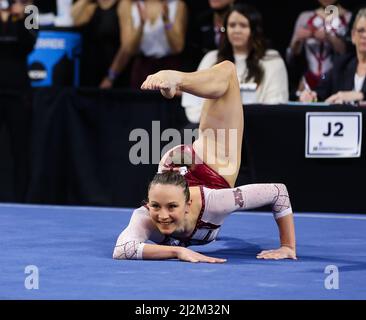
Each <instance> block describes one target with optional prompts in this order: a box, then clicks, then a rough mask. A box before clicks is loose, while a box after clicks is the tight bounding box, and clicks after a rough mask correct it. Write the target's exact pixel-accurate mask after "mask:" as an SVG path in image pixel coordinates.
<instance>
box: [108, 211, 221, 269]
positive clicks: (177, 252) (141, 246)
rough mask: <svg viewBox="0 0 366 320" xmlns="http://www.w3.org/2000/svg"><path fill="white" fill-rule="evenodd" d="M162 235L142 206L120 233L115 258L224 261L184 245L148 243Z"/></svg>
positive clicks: (161, 237) (160, 237) (159, 239)
mask: <svg viewBox="0 0 366 320" xmlns="http://www.w3.org/2000/svg"><path fill="white" fill-rule="evenodd" d="M163 239H164V236H163V235H161V234H160V233H159V232H158V231H157V229H156V227H155V226H154V224H153V222H152V221H151V218H150V216H149V213H148V209H147V208H145V207H140V208H138V209H136V210H135V211H134V212H133V214H132V217H131V220H130V223H129V225H128V226H127V228H126V229H125V230H123V232H122V233H121V234H120V235H119V237H118V239H117V243H116V246H115V248H114V251H113V259H118V260H142V259H144V260H164V259H179V260H181V261H187V262H207V263H223V262H225V261H226V260H225V259H219V258H213V257H208V256H205V255H203V254H200V253H198V252H195V251H193V250H190V249H188V248H184V247H177V246H166V245H160V244H150V243H146V242H147V241H148V240H151V241H154V242H157V243H159V242H162V241H163Z"/></svg>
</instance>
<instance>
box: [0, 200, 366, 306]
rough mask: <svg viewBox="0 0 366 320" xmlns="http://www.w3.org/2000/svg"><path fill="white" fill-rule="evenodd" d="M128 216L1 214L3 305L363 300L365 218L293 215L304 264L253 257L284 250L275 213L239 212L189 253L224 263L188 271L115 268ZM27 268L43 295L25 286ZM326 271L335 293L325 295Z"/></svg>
mask: <svg viewBox="0 0 366 320" xmlns="http://www.w3.org/2000/svg"><path fill="white" fill-rule="evenodd" d="M131 213H132V210H131V209H101V208H86V207H78V208H76V207H50V206H20V205H2V206H0V244H1V250H0V269H1V272H0V299H137V300H139V299H143V300H159V299H162V300H175V299H183V300H185V299H190V300H192V299H205V300H211V299H224V300H226V299H233V300H246V299H291V300H292V299H366V249H365V248H366V245H365V244H366V215H351V214H347V215H346V214H343V215H340V214H333V215H331V214H316V213H312V214H309V213H306V214H296V215H295V223H296V232H297V243H298V247H297V251H298V260H297V261H290V260H280V261H263V260H257V259H256V257H255V256H256V253H257V252H259V251H261V250H262V249H270V248H274V247H276V246H277V245H278V232H277V228H276V224H275V222H274V220H273V218H272V216H271V214H270V213H258V212H240V213H236V214H233V215H232V216H230V217H229V218H228V219H227V220H226V222H225V224H224V226H223V227H222V230H221V233H220V237H219V239H218V241H216V242H214V243H212V244H209V245H207V246H202V247H192V248H193V249H195V250H199V251H200V252H202V253H206V254H208V255H212V256H216V257H225V258H227V259H228V261H227V263H225V264H191V263H185V262H180V261H175V260H170V261H116V260H113V259H112V258H111V257H112V251H113V247H114V244H115V240H116V238H117V236H118V234H119V233H120V231H121V230H122V228H124V227H125V226H126V225H127V223H128V221H129V218H130V215H131ZM29 265H33V266H36V267H37V268H38V272H39V273H38V275H39V281H38V283H39V288H38V289H33V290H29V289H26V287H25V283H26V282H27V281H28V284H29V278H27V277H29V276H35V273H34V269H32V270H33V271H29V270H28V271H27V270H26V267H27V266H29ZM329 265H333V266H336V267H337V268H338V271H339V274H338V276H339V282H338V283H339V289H331V290H329V289H326V286H325V284H326V283H328V284H329V283H333V286H335V285H336V281H333V282H332V281H330V278H328V280H327V277H329V276H332V277H333V276H335V273H331V274H329V273H325V270H326V267H327V266H329ZM334 270H335V269H332V272H333V271H334ZM25 271H27V273H26V272H25ZM28 272H29V273H28ZM27 279H28V280H27ZM34 284H35V282H33V285H34Z"/></svg>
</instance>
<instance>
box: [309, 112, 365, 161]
mask: <svg viewBox="0 0 366 320" xmlns="http://www.w3.org/2000/svg"><path fill="white" fill-rule="evenodd" d="M361 143H362V113H361V112H307V113H306V135H305V157H306V158H359V157H360V154H361Z"/></svg>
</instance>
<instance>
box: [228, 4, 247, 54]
mask: <svg viewBox="0 0 366 320" xmlns="http://www.w3.org/2000/svg"><path fill="white" fill-rule="evenodd" d="M250 33H251V32H250V24H249V20H248V19H247V18H246V17H245V16H243V15H242V14H240V13H239V12H237V11H233V12H232V13H231V14H230V16H229V18H228V21H227V36H228V39H229V42H230V43H231V45H232V46H233V48H234V49H237V50H244V51H245V50H247V48H248V43H249V38H250Z"/></svg>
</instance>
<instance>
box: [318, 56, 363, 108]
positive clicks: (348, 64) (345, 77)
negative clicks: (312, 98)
mask: <svg viewBox="0 0 366 320" xmlns="http://www.w3.org/2000/svg"><path fill="white" fill-rule="evenodd" d="M357 64H358V61H357V57H356V56H355V55H350V54H348V55H344V56H339V57H337V58H336V59H335V60H334V63H333V68H332V69H331V70H330V71H329V72H327V73H326V74H325V75H324V77H323V79H322V80H321V81H320V82H319V85H318V86H317V88H316V89H315V91H316V93H317V94H318V100H319V101H324V100H326V99H327V98H329V97H330V96H331V95H332V94H335V93H337V92H338V91H352V90H353V89H354V78H355V73H356V70H357ZM362 93H363V94H364V96H365V97H366V81H364V83H363V86H362Z"/></svg>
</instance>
